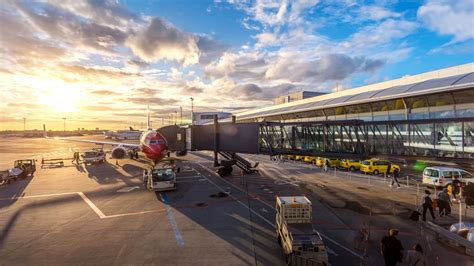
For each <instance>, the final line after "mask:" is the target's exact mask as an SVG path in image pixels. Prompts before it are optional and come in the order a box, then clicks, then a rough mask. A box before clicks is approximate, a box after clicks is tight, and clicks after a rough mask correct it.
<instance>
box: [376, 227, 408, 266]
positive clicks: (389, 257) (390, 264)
mask: <svg viewBox="0 0 474 266" xmlns="http://www.w3.org/2000/svg"><path fill="white" fill-rule="evenodd" d="M397 235H398V230H397V229H390V230H389V235H388V236H384V237H383V238H382V241H380V252H381V253H382V256H383V259H384V261H385V266H395V265H396V264H397V263H398V262H402V259H403V246H402V243H401V242H400V240H398V239H397Z"/></svg>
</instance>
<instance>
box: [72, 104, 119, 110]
mask: <svg viewBox="0 0 474 266" xmlns="http://www.w3.org/2000/svg"><path fill="white" fill-rule="evenodd" d="M80 109H81V110H84V111H116V110H123V109H124V108H117V107H113V106H106V105H86V106H81V108H80Z"/></svg>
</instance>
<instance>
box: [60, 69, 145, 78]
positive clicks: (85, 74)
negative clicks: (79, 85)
mask: <svg viewBox="0 0 474 266" xmlns="http://www.w3.org/2000/svg"><path fill="white" fill-rule="evenodd" d="M59 69H60V70H61V71H62V73H61V74H60V76H61V77H64V79H65V80H68V81H70V82H72V81H73V82H81V81H93V82H98V81H100V80H101V79H112V80H113V79H120V78H127V77H138V76H141V74H140V73H134V72H127V71H122V70H120V69H115V68H99V67H86V66H80V65H62V66H59Z"/></svg>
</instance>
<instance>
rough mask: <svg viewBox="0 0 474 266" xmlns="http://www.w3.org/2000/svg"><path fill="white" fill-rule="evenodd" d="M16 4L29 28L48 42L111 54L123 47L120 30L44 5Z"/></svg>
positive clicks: (122, 35) (123, 33)
mask: <svg viewBox="0 0 474 266" xmlns="http://www.w3.org/2000/svg"><path fill="white" fill-rule="evenodd" d="M15 3H16V6H17V7H18V11H19V12H20V13H21V14H22V15H23V16H24V17H25V18H26V19H27V20H28V21H29V22H30V24H31V25H32V26H34V27H35V28H37V29H39V30H41V31H42V32H44V33H46V34H47V35H48V36H49V37H50V38H53V39H55V40H61V42H64V43H67V44H69V45H71V46H74V47H82V48H93V49H95V50H97V51H103V52H108V53H114V50H113V48H114V47H115V46H117V45H118V44H121V43H123V42H124V41H125V39H126V37H127V34H126V33H125V32H123V31H121V30H119V29H114V28H111V27H108V26H104V25H100V24H97V23H96V22H93V21H90V20H84V19H83V18H82V17H78V16H77V15H76V14H73V13H70V12H68V11H66V10H63V9H60V8H57V7H55V6H53V5H50V4H47V3H42V5H38V6H34V5H27V4H25V3H23V2H21V1H17V2H15ZM34 7H36V8H34Z"/></svg>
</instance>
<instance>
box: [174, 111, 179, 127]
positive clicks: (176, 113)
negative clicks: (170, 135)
mask: <svg viewBox="0 0 474 266" xmlns="http://www.w3.org/2000/svg"><path fill="white" fill-rule="evenodd" d="M177 123H178V111H174V125H175V126H176V124H177Z"/></svg>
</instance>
